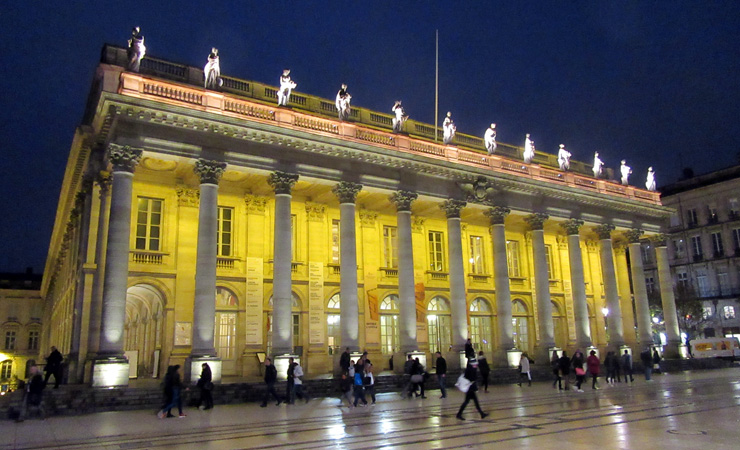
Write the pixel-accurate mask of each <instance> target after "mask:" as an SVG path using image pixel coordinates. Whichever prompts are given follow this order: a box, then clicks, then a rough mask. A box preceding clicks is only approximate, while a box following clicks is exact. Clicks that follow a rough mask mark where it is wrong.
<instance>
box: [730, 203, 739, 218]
mask: <svg viewBox="0 0 740 450" xmlns="http://www.w3.org/2000/svg"><path fill="white" fill-rule="evenodd" d="M729 203H730V219H736V218H737V216H738V214H740V203H738V201H737V198H731V199H730V202H729Z"/></svg>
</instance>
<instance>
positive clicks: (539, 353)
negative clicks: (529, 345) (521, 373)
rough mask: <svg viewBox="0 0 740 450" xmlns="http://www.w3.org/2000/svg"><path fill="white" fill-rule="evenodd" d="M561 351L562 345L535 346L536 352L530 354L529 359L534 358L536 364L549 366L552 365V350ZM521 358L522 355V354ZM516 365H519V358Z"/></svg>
mask: <svg viewBox="0 0 740 450" xmlns="http://www.w3.org/2000/svg"><path fill="white" fill-rule="evenodd" d="M553 351H556V352H561V351H562V349H561V348H560V347H555V346H546V347H544V346H543V347H540V346H536V347H535V348H534V354H533V355H529V359H534V361H535V363H536V364H541V365H543V364H546V365H547V366H549V365H550V355H552V352H553ZM520 358H521V356H520ZM516 365H517V366H518V365H519V361H518V360H517V362H516Z"/></svg>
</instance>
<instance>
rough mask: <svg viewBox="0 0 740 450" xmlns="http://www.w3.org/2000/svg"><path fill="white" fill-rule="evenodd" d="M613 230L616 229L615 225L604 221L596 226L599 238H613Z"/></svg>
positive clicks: (595, 229) (595, 230)
mask: <svg viewBox="0 0 740 450" xmlns="http://www.w3.org/2000/svg"><path fill="white" fill-rule="evenodd" d="M612 231H614V225H612V224H610V223H604V224H601V225H597V226H595V227H594V232H595V233H596V234H597V235H598V236H599V239H611V238H612Z"/></svg>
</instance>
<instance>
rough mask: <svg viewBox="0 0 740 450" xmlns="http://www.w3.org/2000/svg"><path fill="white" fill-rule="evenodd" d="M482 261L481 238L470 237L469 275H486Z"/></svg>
mask: <svg viewBox="0 0 740 450" xmlns="http://www.w3.org/2000/svg"><path fill="white" fill-rule="evenodd" d="M484 261H485V260H484V259H483V238H482V237H481V236H470V273H474V274H484V273H486V266H485V263H484Z"/></svg>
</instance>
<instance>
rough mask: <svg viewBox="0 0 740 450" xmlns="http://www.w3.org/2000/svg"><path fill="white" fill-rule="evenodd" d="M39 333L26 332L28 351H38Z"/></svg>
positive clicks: (34, 331)
mask: <svg viewBox="0 0 740 450" xmlns="http://www.w3.org/2000/svg"><path fill="white" fill-rule="evenodd" d="M39 334H40V333H39V331H38V330H31V331H29V332H28V349H29V350H38V349H39Z"/></svg>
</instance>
